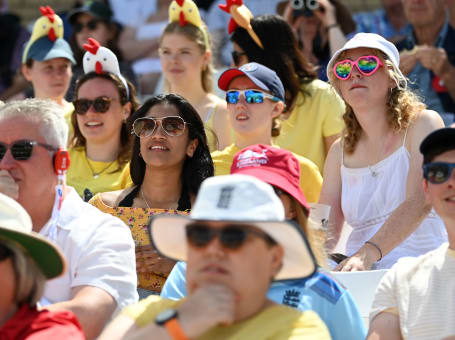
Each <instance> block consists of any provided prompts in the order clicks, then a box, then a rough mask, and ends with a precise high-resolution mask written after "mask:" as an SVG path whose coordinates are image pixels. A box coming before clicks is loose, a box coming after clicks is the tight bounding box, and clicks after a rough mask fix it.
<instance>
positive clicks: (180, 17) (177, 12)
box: [169, 0, 209, 48]
mask: <svg viewBox="0 0 455 340" xmlns="http://www.w3.org/2000/svg"><path fill="white" fill-rule="evenodd" d="M169 22H178V23H179V25H180V26H182V27H183V26H185V25H186V24H191V25H193V26H196V27H197V28H199V29H200V30H201V32H202V35H203V36H204V44H205V47H206V48H209V37H208V36H207V31H206V30H205V29H204V27H203V26H204V25H203V23H202V20H201V15H200V14H199V9H198V8H197V5H196V4H195V3H194V1H192V0H174V1H172V2H171V4H170V5H169Z"/></svg>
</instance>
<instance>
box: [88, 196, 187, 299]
mask: <svg viewBox="0 0 455 340" xmlns="http://www.w3.org/2000/svg"><path fill="white" fill-rule="evenodd" d="M89 203H90V204H92V205H93V206H95V207H97V208H98V209H99V210H101V211H102V212H104V213H107V214H111V215H112V216H116V217H118V218H120V219H121V220H122V221H123V222H124V223H125V224H126V225H127V226H128V227H129V228H130V230H131V235H132V236H133V240H134V244H135V245H136V247H137V246H150V247H152V245H151V244H150V237H149V235H148V231H147V225H148V222H149V220H150V218H151V217H152V216H155V215H160V214H167V215H188V214H189V211H188V210H186V211H179V210H171V209H145V208H132V207H116V208H113V207H110V206H108V205H107V204H105V203H104V202H103V200H102V198H101V194H97V195H95V196H94V197H93V198H92V199H91V200H90V201H89ZM136 261H137V262H141V261H146V259H144V258H141V257H140V255H138V254H136ZM164 261H170V260H167V259H164ZM168 275H169V273H168V272H166V273H164V272H146V273H144V272H138V273H137V279H138V287H139V288H142V289H147V290H151V291H154V292H157V293H159V292H161V288H163V285H164V282H165V281H166V278H167V277H168Z"/></svg>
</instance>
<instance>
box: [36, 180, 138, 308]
mask: <svg viewBox="0 0 455 340" xmlns="http://www.w3.org/2000/svg"><path fill="white" fill-rule="evenodd" d="M70 189H71V191H70V193H69V194H68V195H67V196H66V198H65V199H64V201H63V204H62V208H61V211H60V216H59V218H58V223H57V228H56V234H55V239H52V238H51V240H52V241H54V242H56V243H57V244H58V245H59V246H60V248H61V249H62V250H63V254H64V255H65V258H66V261H67V270H66V272H65V273H64V274H63V276H61V277H59V278H56V279H54V280H50V281H48V282H47V283H46V287H45V291H44V299H45V300H47V302H49V303H56V302H61V301H68V300H70V299H71V289H72V288H73V287H78V286H93V287H97V288H101V289H103V290H104V291H106V292H107V293H109V294H110V295H111V296H112V297H113V298H114V299H115V301H116V302H117V309H116V311H115V312H118V311H120V310H121V309H123V308H124V307H125V306H127V305H130V304H133V303H136V302H137V301H138V295H137V291H136V289H137V276H136V255H135V251H134V247H135V246H134V241H133V238H132V236H131V232H130V230H129V229H128V227H127V226H126V225H125V224H124V223H123V222H122V221H121V220H120V219H119V218H117V217H114V216H112V215H110V214H105V213H103V212H101V211H99V210H98V209H97V208H95V207H94V206H92V205H91V204H88V203H85V202H84V201H83V200H82V199H81V198H80V197H79V195H78V194H77V192H76V190H75V189H74V188H71V187H70ZM51 221H52V219H51V220H50V221H49V222H48V223H47V224H46V225H45V226H44V227H43V228H42V229H41V231H40V234H41V235H43V236H46V237H48V238H49V235H50V234H51V233H52V232H51V230H52V229H53V226H52V224H53V223H52V222H51ZM114 314H115V313H114Z"/></svg>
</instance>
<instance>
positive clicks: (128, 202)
mask: <svg viewBox="0 0 455 340" xmlns="http://www.w3.org/2000/svg"><path fill="white" fill-rule="evenodd" d="M140 189H141V186H140V185H138V186H136V187H135V188H134V189H133V190H131V192H130V193H129V194H128V195H126V196H125V198H124V199H122V200H121V201H120V202H119V204H118V206H119V207H128V208H131V207H132V206H133V201H134V199H135V198H136V197H137V194H138V193H139V190H140Z"/></svg>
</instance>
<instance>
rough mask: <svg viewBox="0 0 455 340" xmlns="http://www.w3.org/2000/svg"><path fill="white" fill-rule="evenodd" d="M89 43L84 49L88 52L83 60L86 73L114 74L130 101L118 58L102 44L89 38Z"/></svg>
mask: <svg viewBox="0 0 455 340" xmlns="http://www.w3.org/2000/svg"><path fill="white" fill-rule="evenodd" d="M88 42H89V43H88V44H84V45H83V47H84V49H85V50H86V51H87V52H85V54H84V58H83V59H82V65H83V67H84V73H85V74H87V73H90V72H95V73H97V74H101V73H112V74H114V75H116V76H117V77H118V78H119V79H120V81H121V82H122V83H123V85H124V86H125V89H126V96H127V98H128V99H130V89H129V87H128V83H127V82H126V79H125V78H124V77H123V76H122V74H121V73H120V67H119V64H118V60H117V56H116V55H115V54H114V52H112V51H111V50H110V49H108V48H106V47H104V46H101V45H100V43H99V42H98V41H96V40H95V39H93V38H88Z"/></svg>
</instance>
